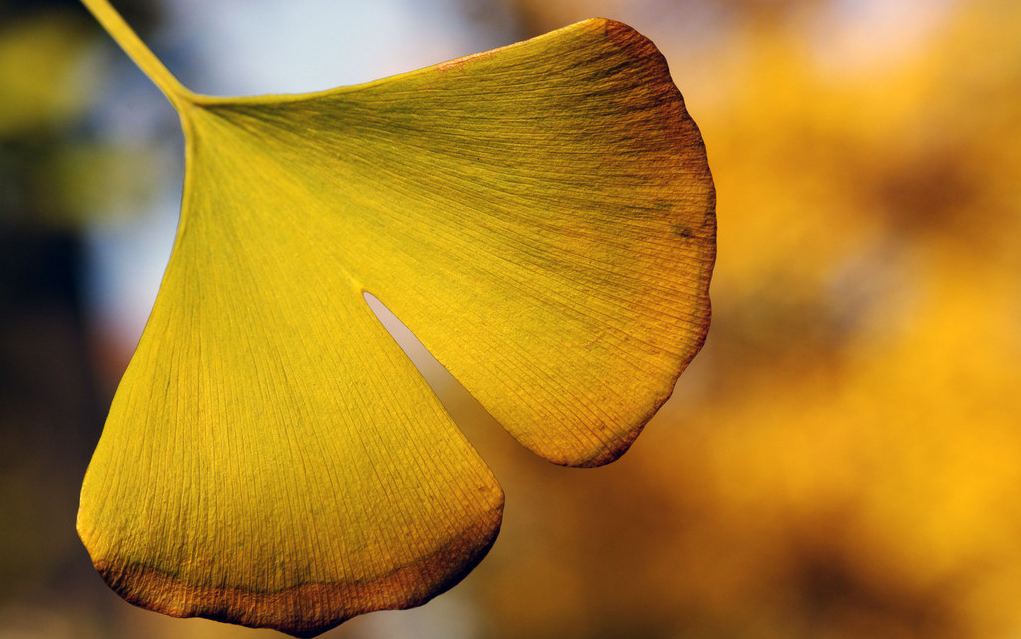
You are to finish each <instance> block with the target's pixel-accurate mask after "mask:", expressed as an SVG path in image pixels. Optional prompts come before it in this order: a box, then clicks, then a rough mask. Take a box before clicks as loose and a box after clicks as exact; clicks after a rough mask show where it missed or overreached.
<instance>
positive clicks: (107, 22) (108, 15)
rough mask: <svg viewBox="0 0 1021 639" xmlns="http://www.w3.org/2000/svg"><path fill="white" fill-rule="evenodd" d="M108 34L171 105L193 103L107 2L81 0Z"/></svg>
mask: <svg viewBox="0 0 1021 639" xmlns="http://www.w3.org/2000/svg"><path fill="white" fill-rule="evenodd" d="M81 1H82V4H84V5H85V7H86V8H87V9H88V10H89V11H90V12H91V13H92V15H93V16H95V18H96V20H98V21H99V23H100V24H101V25H103V28H104V29H106V31H107V33H109V34H110V36H112V37H113V39H114V40H115V41H116V42H117V44H119V45H120V47H121V48H122V49H124V52H125V53H127V54H128V57H130V58H131V59H132V60H133V61H134V63H135V64H137V65H138V67H139V68H140V69H142V71H143V72H144V73H145V74H146V75H147V76H149V79H150V80H152V81H153V83H154V84H156V86H158V87H159V88H160V90H161V91H163V94H164V95H166V96H167V99H168V100H170V102H171V104H173V105H174V107H175V108H176V109H177V110H178V111H181V110H182V107H184V106H186V105H189V104H192V103H194V99H195V94H194V93H192V92H191V91H190V90H188V89H187V88H186V87H185V86H184V85H183V84H181V83H180V82H179V81H178V79H177V78H175V77H174V75H173V74H172V73H170V70H169V69H167V67H166V66H164V64H163V63H162V62H161V61H160V59H159V58H157V57H156V54H154V53H153V52H152V51H151V50H150V49H149V47H147V46H145V43H144V42H142V40H141V38H139V37H138V35H137V34H136V33H135V32H134V31H133V30H132V29H131V27H130V26H128V23H127V22H125V21H124V18H122V17H121V15H120V14H119V13H117V10H116V9H114V8H113V7H112V6H111V5H110V3H109V2H107V0H81Z"/></svg>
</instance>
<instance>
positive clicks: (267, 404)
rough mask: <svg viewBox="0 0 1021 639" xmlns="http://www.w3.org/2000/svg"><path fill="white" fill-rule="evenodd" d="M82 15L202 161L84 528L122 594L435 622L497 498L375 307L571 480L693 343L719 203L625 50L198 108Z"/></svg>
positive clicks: (216, 609)
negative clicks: (412, 615)
mask: <svg viewBox="0 0 1021 639" xmlns="http://www.w3.org/2000/svg"><path fill="white" fill-rule="evenodd" d="M85 4H86V5H87V6H89V8H90V9H91V10H92V11H93V13H95V14H96V16H97V17H98V18H99V19H100V21H101V22H103V23H104V25H105V26H106V27H107V29H108V30H109V31H110V32H111V34H112V35H114V37H115V38H117V39H118V41H119V42H120V43H121V44H122V46H123V47H124V48H125V50H127V51H128V52H129V53H130V54H131V55H132V56H133V57H134V58H135V60H136V61H137V62H138V63H139V65H140V66H142V68H143V69H144V70H146V72H147V73H148V74H149V75H150V77H152V78H153V80H154V81H155V82H156V83H157V84H158V85H159V86H160V87H161V88H162V89H163V91H164V92H165V93H166V94H167V96H168V98H169V99H170V100H171V102H172V103H173V104H174V105H175V107H176V108H177V109H178V111H179V112H180V116H181V121H182V124H183V127H184V131H185V137H186V177H185V193H184V202H183V205H182V211H181V220H180V225H179V228H178V234H177V238H176V242H175V246H174V250H173V254H172V256H171V258H170V263H169V265H168V267H167V271H166V275H165V277H164V280H163V284H162V287H161V289H160V293H159V296H158V298H157V300H156V304H155V307H154V308H153V311H152V315H151V317H150V319H149V322H148V324H147V326H146V328H145V332H144V333H143V335H142V338H141V340H140V342H139V344H138V349H137V351H136V353H135V355H134V357H133V359H132V361H131V363H130V365H129V367H128V369H127V371H126V373H125V375H124V378H123V380H122V381H121V385H120V387H119V388H118V391H117V394H116V397H115V399H114V402H113V405H112V407H111V410H110V415H109V418H108V420H107V423H106V427H105V429H104V432H103V436H102V438H101V440H100V442H99V445H98V447H97V449H96V453H95V456H94V458H93V460H92V463H91V465H90V466H89V470H88V472H87V474H86V477H85V482H84V485H83V488H82V500H81V509H80V512H79V519H78V528H79V532H80V535H81V537H82V539H83V541H84V542H85V545H86V547H87V548H88V550H89V552H90V554H91V556H92V558H93V561H94V562H95V564H96V566H97V568H98V569H99V571H100V572H101V573H102V574H103V576H104V578H105V579H106V580H107V582H108V583H109V584H110V585H111V586H112V587H113V588H114V589H115V590H117V592H119V593H120V594H121V595H123V596H124V597H125V598H127V599H128V600H130V601H132V602H134V603H137V604H139V605H142V606H145V607H147V608H151V609H154V610H159V611H161V612H165V613H168V614H172V615H178V616H193V615H198V616H204V617H210V618H214V619H220V620H225V621H232V622H235V623H241V624H244V625H250V626H268V627H272V628H277V629H279V630H283V631H285V632H288V633H291V634H294V635H299V636H309V635H314V634H317V633H319V632H322V631H323V630H326V629H328V628H331V627H333V626H335V625H337V624H339V623H341V622H342V621H344V620H345V619H348V618H350V617H352V616H354V615H357V614H360V613H363V612H367V611H371V610H377V609H381V608H402V607H409V606H413V605H417V604H420V603H423V602H424V601H426V600H428V599H429V598H430V597H432V596H434V595H436V594H437V593H439V592H442V591H443V590H445V589H447V588H449V587H450V586H452V585H453V584H454V583H456V582H457V581H458V580H459V579H460V578H462V577H463V576H464V575H465V574H466V573H467V572H468V571H469V570H470V569H471V568H472V567H473V566H474V565H475V564H476V563H478V562H479V561H480V560H481V558H482V557H483V556H484V555H485V553H486V551H487V550H488V549H489V547H490V545H491V544H492V543H493V540H494V539H495V537H496V533H497V531H498V529H499V526H500V520H501V513H502V506H503V494H502V491H501V490H500V488H499V486H498V485H497V483H496V481H495V480H494V478H493V477H492V475H491V473H490V472H489V470H488V468H487V467H486V466H485V464H484V463H483V462H482V461H481V459H479V458H478V456H477V455H476V454H475V452H474V450H473V449H472V448H471V446H470V445H469V444H468V443H467V441H466V440H465V439H464V437H463V436H462V435H461V433H460V431H459V430H458V429H457V428H456V427H455V425H454V424H453V423H452V422H451V420H450V418H449V417H448V416H447V415H446V413H445V412H444V411H443V409H442V407H441V406H440V404H439V403H438V401H437V399H436V398H435V396H434V395H433V394H432V392H431V391H430V389H429V387H428V385H427V384H426V383H425V382H424V380H423V379H422V378H421V377H420V375H419V374H418V372H417V371H416V370H415V368H414V366H413V365H412V364H411V363H410V362H409V361H408V359H407V358H406V356H405V355H404V354H403V353H402V352H401V350H400V348H399V347H398V346H397V345H396V343H395V342H394V341H393V339H392V338H391V337H390V336H389V334H388V333H387V332H386V331H385V329H384V328H383V327H382V326H381V325H380V323H379V322H378V321H377V320H376V318H375V317H374V315H373V314H372V312H371V311H370V310H369V307H368V306H367V304H366V303H365V300H364V297H363V294H364V293H365V292H370V293H372V294H373V295H375V296H376V297H378V298H379V299H380V300H381V301H382V302H383V303H384V304H386V305H387V306H388V307H389V308H390V309H391V310H392V311H394V312H395V313H396V315H397V316H398V317H400V318H401V319H402V320H404V322H405V323H406V324H407V325H408V326H409V327H410V328H411V329H412V330H413V331H414V332H415V333H416V335H418V337H419V338H420V339H421V341H422V342H423V344H425V346H426V347H427V348H429V350H430V351H431V352H432V353H433V354H434V355H435V356H436V358H437V359H438V360H439V361H440V362H441V363H443V364H444V366H446V367H447V368H448V369H449V370H450V371H451V372H452V373H453V374H454V375H455V376H456V377H457V378H458V379H460V380H461V381H462V383H463V384H464V385H465V387H466V388H467V389H468V390H469V391H471V392H472V393H473V394H474V395H475V396H476V397H477V398H478V399H479V400H480V401H481V402H482V404H483V405H484V406H485V407H486V408H487V409H488V410H489V411H491V412H492V414H493V415H494V416H495V417H496V418H497V419H498V420H499V421H500V422H501V423H502V424H503V425H504V426H505V427H506V428H507V429H508V430H509V431H510V432H511V434H513V435H514V436H515V437H516V438H517V439H518V440H519V441H521V442H522V443H523V444H525V445H526V446H528V447H530V448H531V449H532V450H535V451H536V452H537V453H539V454H540V455H542V456H544V457H546V458H547V459H550V460H551V461H554V462H556V463H560V464H571V465H581V466H586V465H597V464H601V463H606V462H608V461H611V460H613V459H615V458H616V457H617V456H619V455H620V454H621V453H623V451H624V450H626V448H627V447H628V446H629V445H630V443H631V442H632V441H633V440H634V438H635V437H636V436H637V434H638V432H639V431H640V430H641V428H642V426H643V425H644V424H645V422H646V421H647V420H648V419H649V418H650V417H651V416H652V414H653V413H654V412H655V411H656V409H657V408H658V407H659V406H660V404H662V402H663V401H665V400H666V398H667V397H668V396H669V394H670V392H671V390H672V388H673V384H674V382H675V380H676V378H677V376H678V375H679V374H680V372H681V371H682V370H683V368H684V367H685V365H686V364H687V363H688V362H689V361H690V360H691V358H692V357H694V355H695V353H696V352H697V351H698V349H699V348H700V347H701V345H702V341H703V338H704V335H705V331H706V329H707V326H708V322H709V303H708V282H709V277H710V273H711V270H712V266H713V259H714V251H715V217H714V194H713V186H712V181H711V178H710V176H709V171H708V167H707V164H706V159H705V151H704V148H703V146H702V141H701V138H700V136H699V134H698V131H697V129H696V128H695V125H694V123H693V122H692V121H691V119H690V118H689V117H688V116H687V114H686V112H685V110H684V106H683V103H682V100H681V96H680V94H679V93H678V91H677V89H676V87H674V85H673V83H672V82H671V81H670V78H669V74H668V71H667V68H666V64H665V62H664V60H663V58H662V56H661V55H660V54H659V53H658V51H657V50H656V49H655V47H654V46H653V45H652V44H651V43H650V42H649V41H648V40H646V39H645V38H643V37H642V36H640V35H639V34H637V33H636V32H635V31H633V30H632V29H630V28H629V27H627V26H625V25H622V24H619V23H615V22H610V21H606V20H590V21H587V22H583V23H579V24H576V25H574V26H571V27H567V28H565V29H562V30H560V31H557V32H554V33H551V34H548V35H546V36H542V37H540V38H536V39H534V40H530V41H528V42H525V43H521V44H517V45H513V46H510V47H506V48H503V49H499V50H496V51H491V52H488V53H483V54H478V55H475V56H470V57H467V58H463V59H460V60H455V61H453V62H448V63H446V64H441V65H439V66H436V67H431V68H428V69H424V70H421V71H416V72H413V73H409V74H405V75H402V76H397V77H394V78H389V79H385V80H380V81H378V82H373V83H370V84H366V85H362V86H356V87H345V88H340V89H335V90H332V91H327V92H323V93H315V94H308V95H297V96H266V97H259V98H213V97H208V96H200V95H195V94H193V93H191V92H189V91H188V90H187V89H185V88H183V87H182V86H181V85H180V84H179V83H178V82H177V81H176V80H175V79H174V78H173V77H172V76H171V75H170V73H169V72H168V71H167V70H166V69H165V68H164V67H163V66H162V64H161V63H159V61H158V60H156V58H155V57H154V56H153V55H152V54H151V53H150V52H149V51H148V49H146V48H145V47H144V45H143V44H142V43H141V42H140V41H139V40H138V39H137V37H135V36H134V34H133V33H132V32H131V31H130V30H129V29H128V28H127V26H126V25H125V24H124V23H123V22H122V21H121V20H120V18H119V16H117V15H116V14H115V13H114V12H113V9H112V8H110V7H109V5H107V4H106V3H105V1H104V0H85Z"/></svg>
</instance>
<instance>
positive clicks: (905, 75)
mask: <svg viewBox="0 0 1021 639" xmlns="http://www.w3.org/2000/svg"><path fill="white" fill-rule="evenodd" d="M114 4H115V6H116V7H117V8H118V9H119V10H121V11H122V12H123V14H124V15H125V17H126V18H127V19H128V21H129V22H130V23H131V24H132V25H133V26H135V27H136V29H138V30H139V31H140V32H141V33H142V34H143V36H144V37H145V38H146V40H147V41H148V42H149V44H150V45H151V46H152V47H153V49H154V50H155V51H156V52H157V53H158V54H159V55H160V56H161V57H162V58H163V60H164V61H165V62H166V63H167V65H168V66H169V67H170V69H171V70H172V71H174V72H175V73H176V74H177V76H178V77H179V78H180V79H181V80H182V81H183V82H184V83H185V84H186V85H187V86H189V87H191V88H192V89H194V90H197V91H201V92H205V93H212V94H259V93H287V92H302V91H309V90H318V89H325V88H329V87H332V86H336V85H340V84H350V83H356V82H361V81H367V80H371V79H374V78H376V77H381V76H384V75H389V74H393V73H398V72H402V71H407V70H410V69H414V68H419V67H422V66H427V65H429V64H432V63H436V62H440V61H443V60H446V59H449V58H453V57H456V56H460V55H465V54H469V53H473V52H476V51H480V50H483V49H488V48H492V47H495V46H500V45H504V44H508V43H510V42H513V41H516V40H520V39H524V38H527V37H531V36H534V35H537V34H539V33H542V32H545V31H547V30H550V29H553V28H557V27H560V26H564V25H566V24H569V23H571V22H575V21H577V20H580V19H583V18H586V17H591V16H596V15H602V16H605V17H612V18H615V19H618V20H622V21H624V22H627V23H629V24H631V25H632V26H634V27H635V28H637V29H638V30H639V31H641V32H643V33H644V34H646V35H647V36H649V37H650V38H651V39H652V40H653V41H654V42H655V43H656V44H657V45H658V46H659V47H660V48H661V50H662V51H663V53H664V54H665V55H666V57H667V59H668V61H669V63H670V67H671V71H672V73H673V76H674V79H675V81H676V82H677V84H678V85H679V86H680V88H681V91H682V93H683V94H684V96H685V99H686V102H687V105H688V108H689V110H690V112H691V113H692V115H693V116H694V118H695V119H696V121H697V122H698V124H699V126H700V127H701V130H702V133H703V135H704V137H705V140H706V144H707V147H708V153H709V160H710V165H711V167H712V170H713V174H714V176H715V179H716V184H717V189H718V193H719V205H718V216H719V257H718V263H717V268H716V273H715V277H714V280H713V285H712V297H713V306H714V317H713V325H712V329H711V330H710V333H709V339H708V341H707V343H706V346H705V349H704V350H703V352H702V353H701V354H700V355H699V356H698V357H697V358H696V359H695V361H694V362H693V364H692V365H691V367H690V368H689V370H688V372H687V373H686V374H685V375H683V376H682V378H681V380H680V382H679V384H678V386H677V388H676V390H675V392H674V397H673V398H672V399H671V401H670V402H669V403H668V404H667V405H666V406H665V407H664V408H663V410H662V411H661V412H660V414H659V415H658V416H657V417H656V418H654V419H653V421H652V422H651V423H650V424H649V426H648V427H647V429H646V431H645V433H644V434H643V435H642V436H641V437H640V438H639V439H638V441H637V442H636V443H635V445H634V447H633V449H632V450H631V451H630V452H629V453H628V454H627V455H625V456H624V457H623V458H622V459H621V460H620V461H618V462H616V463H614V464H611V465H610V466H607V467H604V468H600V469H595V470H572V469H564V468H559V467H554V466H552V465H550V464H547V463H546V462H543V461H541V460H539V459H538V458H536V457H533V456H532V455H531V454H530V453H528V452H527V451H525V450H524V449H523V448H521V447H519V446H518V445H517V444H515V443H514V442H513V441H512V440H511V439H510V438H509V437H508V436H507V435H506V434H505V433H503V431H502V430H500V429H499V427H498V426H497V425H495V424H494V423H493V422H492V420H490V419H489V418H488V417H487V416H486V415H485V412H484V411H483V410H482V409H481V408H480V407H479V406H478V405H477V404H475V403H474V402H473V400H472V399H471V398H470V397H468V396H467V394H466V393H465V392H464V390H463V389H461V388H460V387H459V386H458V385H457V384H456V383H454V382H453V381H452V380H450V378H449V377H448V376H446V375H445V373H444V371H443V370H442V368H441V367H439V366H438V365H437V364H436V363H435V362H434V361H431V360H430V358H429V357H428V354H426V353H424V352H423V349H422V348H421V347H420V346H417V345H416V344H415V343H414V340H413V339H412V338H409V337H408V336H406V335H404V336H402V337H401V339H402V340H404V343H405V344H407V348H408V350H409V352H410V353H411V354H412V356H413V357H414V358H415V360H416V362H417V363H418V364H419V366H420V367H421V369H422V370H423V371H424V372H426V374H427V375H428V376H429V378H430V381H431V382H432V383H433V384H434V387H435V388H436V389H437V391H438V392H439V393H440V394H441V396H442V399H443V401H444V402H445V403H446V404H447V406H448V407H449V409H450V410H451V412H452V413H453V415H454V417H455V419H457V420H458V422H459V423H460V424H461V425H462V427H463V428H464V430H465V432H466V433H467V435H468V436H469V438H470V439H471V440H472V442H473V443H474V444H475V445H476V447H477V448H479V450H480V452H481V453H482V455H483V457H484V458H485V459H486V460H487V461H488V462H489V464H490V466H491V467H492V468H493V470H494V472H495V473H496V475H497V477H498V478H499V479H500V482H501V483H502V485H503V487H504V489H505V491H506V494H507V506H506V513H505V521H504V527H503V531H502V533H501V535H500V538H499V540H498V541H497V543H496V546H495V547H494V548H493V550H492V551H491V553H490V555H489V556H488V557H487V558H486V559H485V560H484V561H483V563H482V564H481V565H480V566H479V568H478V569H476V570H475V571H474V572H473V573H472V574H471V575H469V576H468V578H467V579H465V581H464V582H463V583H462V584H461V585H459V586H458V587H456V588H455V589H454V590H452V591H451V592H449V593H447V594H444V595H442V596H440V597H438V598H437V599H435V600H434V601H433V602H431V603H429V604H427V605H426V606H423V607H421V608H418V609H415V610H413V611H409V612H385V613H374V614H371V615H366V616H364V617H361V618H358V619H356V620H353V621H351V622H349V623H347V624H344V625H343V626H341V627H340V628H338V629H336V630H334V631H331V633H329V634H327V635H326V636H328V637H335V638H337V639H342V638H347V639H369V638H374V639H398V638H412V637H414V638H432V637H435V638H441V637H442V638H450V639H474V638H479V639H481V638H483V637H493V638H496V639H523V638H526V637H528V638H532V637H540V638H541V637H550V638H553V637H556V638H558V639H559V638H566V639H575V638H576V639H603V638H606V639H609V638H617V637H622V638H630V637H636V638H650V639H660V638H662V639H687V638H696V637H707V638H708V637H712V638H724V639H728V638H729V639H744V638H749V639H750V638H755V639H759V638H765V639H771V638H788V637H793V638H800V637H805V638H809V637H812V638H818V637H821V638H833V639H837V638H851V637H869V638H881V639H882V638H891V639H893V638H908V637H927V638H934V639H939V638H941V637H947V638H949V637H953V638H965V639H967V638H982V639H987V638H994V639H995V638H1007V637H1021V105H1019V100H1018V97H1019V95H1021V4H1019V3H1017V2H1015V0H967V1H965V0H901V1H898V2H886V1H883V0H717V1H709V0H627V1H625V0H376V1H374V2H363V1H355V0H343V1H341V0H292V1H291V2H283V1H280V0H275V1H270V0H205V1H203V0H165V1H162V2H161V1H158V0H146V1H144V2H143V1H141V0H117V1H116V2H115V3H114ZM182 161H183V160H182V140H181V134H180V132H179V130H178V124H177V120H176V116H175V114H174V113H173V111H172V110H171V108H170V106H169V104H168V103H166V101H165V100H164V99H163V98H162V96H161V95H160V94H159V92H158V91H157V90H156V89H155V88H154V87H153V86H152V85H151V84H149V82H148V81H147V80H146V79H145V78H144V77H143V76H142V75H141V73H140V72H139V71H137V70H136V69H135V68H134V67H133V66H132V64H131V63H130V62H129V61H128V60H127V58H126V57H125V56H124V55H123V54H121V53H120V52H119V51H118V50H117V49H116V48H115V47H114V45H113V43H112V41H110V39H109V38H108V37H106V36H105V34H103V33H102V32H101V31H100V29H99V27H98V25H97V24H95V22H94V21H93V20H92V19H91V17H90V16H89V15H88V14H87V13H86V12H85V10H84V9H83V8H82V7H81V6H79V5H78V4H77V3H76V2H72V1H70V0H64V1H60V0H48V1H36V2H29V1H27V0H23V1H12V0H0V637H2V638H4V639H15V638H18V639H22V638H24V639H27V638H36V637H46V638H48V639H61V638H64V637H85V638H93V637H95V638H99V637H112V638H121V637H124V638H127V637H155V638H161V637H180V636H189V637H199V638H210V639H212V638H219V637H224V638H227V637H236V638H242V637H267V638H269V637H272V636H281V635H278V634H276V633H274V632H272V631H247V630H243V629H237V628H233V627H230V626H226V625H223V624H218V623H215V622H210V621H204V620H177V619H171V618H168V617H163V616H161V615H157V614H155V613H148V612H145V611H142V610H139V609H137V608H134V607H132V606H130V605H129V604H127V603H124V602H123V601H121V600H120V599H119V598H118V597H117V596H116V595H114V594H113V592H112V591H110V590H109V589H107V588H106V586H105V585H104V584H103V583H102V581H101V580H100V579H99V577H98V576H97V575H96V574H95V572H94V571H93V569H92V566H91V563H90V562H89V559H88V556H87V554H86V553H85V551H84V549H83V547H82V546H81V544H80V542H79V541H78V539H77V536H76V534H75V531H74V518H75V511H76V508H77V493H78V489H79V484H80V481H81V477H82V475H83V473H84V471H85V467H86V464H87V463H88V460H89V457H90V454H91V451H92V447H93V446H94V445H95V442H96V441H97V439H98V437H99V433H100V430H101V427H102V422H103V419H104V417H105V411H106V408H107V407H108V405H109V402H110V399H111V397H112V393H113V390H114V388H115V387H116V383H117V380H118V378H119V376H120V374H121V372H122V371H123V369H124V367H125V365H126V363H127V360H128V358H129V357H130V354H131V352H132V349H133V347H134V344H135V341H136V340H137V338H138V335H139V334H140V332H141V328H142V325H143V324H144V321H145V318H146V316H147V313H148V310H149V308H150V306H151V304H152V301H153V299H154V297H155V294H156V288H157V286H158V283H159V278H160V275H161V273H162V269H163V267H164V265H165V263H166V260H167V257H168V255H169V251H170V246H171V242H172V238H173V232H174V227H175V224H176V217H177V209H178V205H179V201H180V189H181V176H182ZM390 325H391V326H392V327H393V330H394V331H395V332H396V333H400V330H401V329H400V326H399V325H397V324H396V323H394V322H392V321H391V323H390Z"/></svg>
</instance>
